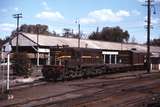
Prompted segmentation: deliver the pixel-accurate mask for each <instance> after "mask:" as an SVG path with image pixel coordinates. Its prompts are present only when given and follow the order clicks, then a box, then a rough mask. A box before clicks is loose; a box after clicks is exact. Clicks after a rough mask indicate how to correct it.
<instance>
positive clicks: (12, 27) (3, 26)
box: [0, 23, 16, 32]
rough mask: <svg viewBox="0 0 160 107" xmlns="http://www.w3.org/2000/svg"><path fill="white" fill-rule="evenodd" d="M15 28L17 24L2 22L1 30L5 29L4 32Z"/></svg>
mask: <svg viewBox="0 0 160 107" xmlns="http://www.w3.org/2000/svg"><path fill="white" fill-rule="evenodd" d="M15 28H16V26H15V25H14V24H11V23H1V24H0V31H3V32H11V31H13V30H14V29H15Z"/></svg>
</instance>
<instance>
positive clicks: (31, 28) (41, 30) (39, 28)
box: [12, 24, 59, 36]
mask: <svg viewBox="0 0 160 107" xmlns="http://www.w3.org/2000/svg"><path fill="white" fill-rule="evenodd" d="M19 31H20V32H25V33H32V34H37V33H38V34H43V35H50V36H59V35H58V34H56V32H55V31H54V32H50V31H49V30H48V26H47V25H41V24H36V25H27V24H23V25H21V27H20V29H19ZM15 33H16V31H15V30H14V31H12V35H14V34H15Z"/></svg>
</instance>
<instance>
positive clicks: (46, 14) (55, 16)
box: [36, 11, 64, 21]
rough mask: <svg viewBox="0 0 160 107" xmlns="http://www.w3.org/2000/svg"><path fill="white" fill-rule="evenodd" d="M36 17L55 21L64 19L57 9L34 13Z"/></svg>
mask: <svg viewBox="0 0 160 107" xmlns="http://www.w3.org/2000/svg"><path fill="white" fill-rule="evenodd" d="M36 18H39V19H46V20H50V21H57V20H62V19H64V17H63V15H62V14H61V13H60V12H58V11H55V12H54V11H42V12H40V13H38V14H36Z"/></svg>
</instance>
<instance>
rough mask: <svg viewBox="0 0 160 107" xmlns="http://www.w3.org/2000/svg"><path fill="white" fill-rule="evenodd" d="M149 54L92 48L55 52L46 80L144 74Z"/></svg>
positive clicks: (57, 49) (45, 70) (65, 48)
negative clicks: (120, 73)
mask: <svg viewBox="0 0 160 107" xmlns="http://www.w3.org/2000/svg"><path fill="white" fill-rule="evenodd" d="M144 60H145V54H144V53H141V52H137V51H136V50H130V51H124V50H122V51H120V50H114V51H113V50H103V49H89V48H71V47H63V48H54V49H52V50H51V65H44V66H43V68H42V74H43V76H44V78H45V79H46V80H54V81H57V80H71V79H75V78H88V77H93V76H97V75H102V74H107V73H117V72H125V71H135V70H144V69H145V65H144Z"/></svg>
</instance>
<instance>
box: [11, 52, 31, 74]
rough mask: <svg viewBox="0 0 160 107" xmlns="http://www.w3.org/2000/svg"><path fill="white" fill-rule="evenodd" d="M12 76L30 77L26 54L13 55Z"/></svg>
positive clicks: (29, 65)
mask: <svg viewBox="0 0 160 107" xmlns="http://www.w3.org/2000/svg"><path fill="white" fill-rule="evenodd" d="M12 67H13V74H15V75H18V76H24V77H28V76H30V75H31V73H32V70H31V63H30V60H29V57H28V55H27V53H25V52H23V53H18V54H16V53H14V54H13V65H12Z"/></svg>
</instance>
